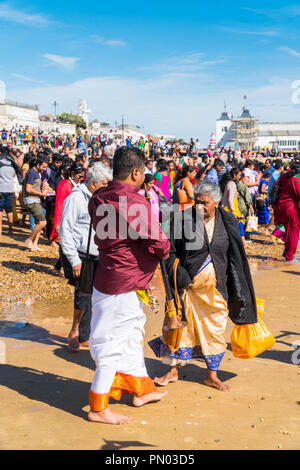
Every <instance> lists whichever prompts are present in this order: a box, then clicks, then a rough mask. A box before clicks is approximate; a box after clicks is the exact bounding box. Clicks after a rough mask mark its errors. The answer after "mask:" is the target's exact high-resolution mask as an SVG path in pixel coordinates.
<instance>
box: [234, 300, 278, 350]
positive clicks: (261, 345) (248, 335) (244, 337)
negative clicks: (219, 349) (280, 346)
mask: <svg viewBox="0 0 300 470" xmlns="http://www.w3.org/2000/svg"><path fill="white" fill-rule="evenodd" d="M256 304H257V323H251V324H248V325H236V326H235V327H234V329H233V331H232V334H231V348H232V352H233V355H234V356H235V357H239V358H240V359H250V358H252V357H255V356H258V355H259V354H261V353H263V352H264V351H266V350H267V349H270V348H271V347H272V346H274V344H275V339H274V337H273V335H272V333H271V332H270V331H269V330H268V328H267V326H266V324H265V323H264V321H263V320H262V315H263V312H264V300H263V299H256Z"/></svg>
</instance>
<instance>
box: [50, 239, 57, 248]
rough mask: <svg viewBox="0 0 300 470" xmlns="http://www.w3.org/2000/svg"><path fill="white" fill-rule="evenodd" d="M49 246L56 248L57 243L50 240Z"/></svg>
mask: <svg viewBox="0 0 300 470" xmlns="http://www.w3.org/2000/svg"><path fill="white" fill-rule="evenodd" d="M50 246H51V248H57V243H56V242H55V241H53V240H52V242H51V243H50Z"/></svg>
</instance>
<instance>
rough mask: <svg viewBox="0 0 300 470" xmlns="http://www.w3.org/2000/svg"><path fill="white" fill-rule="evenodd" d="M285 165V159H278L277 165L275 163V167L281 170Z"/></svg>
mask: <svg viewBox="0 0 300 470" xmlns="http://www.w3.org/2000/svg"><path fill="white" fill-rule="evenodd" d="M283 166H284V165H283V161H282V160H277V161H276V163H275V165H274V168H275V170H280V168H282V167H283Z"/></svg>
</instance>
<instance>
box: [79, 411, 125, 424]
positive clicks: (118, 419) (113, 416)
mask: <svg viewBox="0 0 300 470" xmlns="http://www.w3.org/2000/svg"><path fill="white" fill-rule="evenodd" d="M88 420H89V421H92V422H94V423H104V424H128V423H129V422H130V421H132V418H128V416H124V415H120V414H118V413H114V412H113V411H111V410H110V409H109V408H106V409H105V410H103V411H98V412H97V411H90V412H89V414H88Z"/></svg>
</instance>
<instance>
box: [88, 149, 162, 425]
mask: <svg viewBox="0 0 300 470" xmlns="http://www.w3.org/2000/svg"><path fill="white" fill-rule="evenodd" d="M143 181H144V153H143V152H142V151H141V150H139V149H136V148H134V147H121V148H120V149H118V150H117V151H116V153H115V155H114V162H113V181H112V182H110V183H109V184H108V186H107V187H106V188H103V189H102V190H101V191H98V192H96V193H95V194H94V195H93V197H92V198H91V201H90V203H89V212H90V215H91V218H92V221H93V227H94V229H95V232H96V235H95V242H96V244H97V245H98V250H99V263H98V268H97V271H96V275H95V280H94V293H93V314H92V321H91V335H90V339H89V345H90V351H91V355H92V357H93V358H94V360H95V362H96V366H97V368H96V373H95V377H94V380H93V383H92V386H91V390H90V407H91V411H90V412H89V416H88V418H89V420H91V421H98V422H102V423H109V424H125V423H128V422H129V421H130V418H128V417H126V416H123V415H119V414H117V413H115V412H112V411H111V410H110V409H109V407H108V400H109V397H112V398H115V399H120V398H121V396H122V394H126V393H133V394H134V397H133V405H134V406H142V405H144V404H145V403H148V402H150V401H157V400H160V399H161V398H162V397H163V396H164V395H165V392H158V391H157V390H156V388H155V385H154V383H153V381H152V379H150V377H148V374H147V372H146V368H145V363H144V355H143V348H142V346H141V343H142V340H143V336H142V335H143V325H144V322H145V315H144V313H143V309H142V303H141V301H140V300H139V299H140V298H141V296H142V295H143V293H145V291H147V289H149V284H150V281H151V279H152V277H153V275H154V272H155V270H156V268H157V265H158V263H159V260H160V259H166V258H168V253H169V250H170V243H169V241H168V239H167V237H166V236H165V234H164V233H163V232H162V231H161V229H160V226H159V224H158V222H157V220H156V218H155V216H154V214H153V212H152V210H151V206H150V205H149V203H148V201H147V200H146V199H145V198H144V197H143V196H141V195H140V194H138V191H139V189H140V187H141V185H142V183H143Z"/></svg>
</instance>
